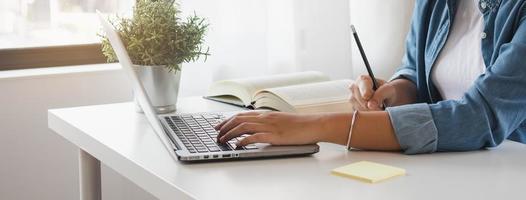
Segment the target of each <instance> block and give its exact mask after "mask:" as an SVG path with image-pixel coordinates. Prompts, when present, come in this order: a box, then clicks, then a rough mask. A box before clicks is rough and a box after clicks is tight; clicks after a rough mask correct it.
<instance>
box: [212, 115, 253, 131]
mask: <svg viewBox="0 0 526 200" xmlns="http://www.w3.org/2000/svg"><path fill="white" fill-rule="evenodd" d="M261 113H262V112H261V111H250V112H242V113H238V114H236V115H234V116H232V117H229V118H228V119H226V120H223V121H222V122H221V123H219V124H218V125H216V126H214V128H215V129H216V130H220V129H221V127H223V126H224V125H225V124H226V123H227V122H228V121H230V120H231V119H232V118H234V117H236V116H258V115H260V114H261Z"/></svg>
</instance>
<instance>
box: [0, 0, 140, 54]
mask: <svg viewBox="0 0 526 200" xmlns="http://www.w3.org/2000/svg"><path fill="white" fill-rule="evenodd" d="M133 2H134V0H111V1H109V0H0V49H10V48H25V47H42V46H57V45H71V44H88V43H97V42H99V40H100V39H99V38H98V37H97V33H99V32H100V29H99V22H98V20H97V18H96V15H95V10H97V9H98V10H100V11H102V12H105V13H119V14H125V13H130V11H131V9H132V6H133Z"/></svg>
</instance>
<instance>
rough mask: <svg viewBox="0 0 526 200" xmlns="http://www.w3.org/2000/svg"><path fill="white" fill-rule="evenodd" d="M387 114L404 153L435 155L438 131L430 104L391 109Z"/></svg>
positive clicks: (388, 109)
mask: <svg viewBox="0 0 526 200" xmlns="http://www.w3.org/2000/svg"><path fill="white" fill-rule="evenodd" d="M387 112H388V113H389V117H390V119H391V124H393V128H394V129H395V130H394V131H395V135H396V137H397V138H398V143H399V144H400V147H401V148H402V150H403V151H404V153H406V154H418V153H433V152H435V151H436V150H437V141H438V139H437V137H438V131H437V128H436V126H435V122H434V121H433V117H432V115H431V110H430V109H429V105H428V104H425V103H421V104H411V105H404V106H397V107H389V108H387Z"/></svg>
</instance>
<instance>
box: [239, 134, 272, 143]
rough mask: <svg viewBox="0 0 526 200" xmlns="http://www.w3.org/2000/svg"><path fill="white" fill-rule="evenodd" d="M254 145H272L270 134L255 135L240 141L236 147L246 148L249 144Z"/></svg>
mask: <svg viewBox="0 0 526 200" xmlns="http://www.w3.org/2000/svg"><path fill="white" fill-rule="evenodd" d="M255 143H269V144H272V134H271V133H256V134H254V135H250V136H247V137H245V138H244V139H242V140H241V141H239V142H238V143H237V145H236V146H247V145H249V144H255Z"/></svg>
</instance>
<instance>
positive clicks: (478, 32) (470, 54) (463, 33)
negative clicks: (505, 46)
mask: <svg viewBox="0 0 526 200" xmlns="http://www.w3.org/2000/svg"><path fill="white" fill-rule="evenodd" d="M478 3H479V0H458V8H457V11H456V15H455V19H454V20H453V26H452V27H451V31H450V32H449V36H448V38H447V41H446V44H445V45H444V48H443V49H442V51H441V52H440V55H439V56H438V58H437V60H436V62H435V66H433V70H432V71H431V80H432V81H433V83H434V84H435V86H436V87H437V89H438V91H439V92H440V94H441V95H442V98H443V99H444V100H449V99H455V100H458V99H461V98H462V96H464V93H466V92H467V90H468V89H469V88H470V87H471V86H472V85H473V82H474V81H475V80H476V79H477V77H478V76H480V75H481V74H483V73H484V71H485V70H486V65H485V64H484V60H483V57H482V50H481V42H482V39H483V37H485V35H484V33H483V30H484V23H483V20H484V19H483V16H482V13H481V12H480V10H479V8H478Z"/></svg>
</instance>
